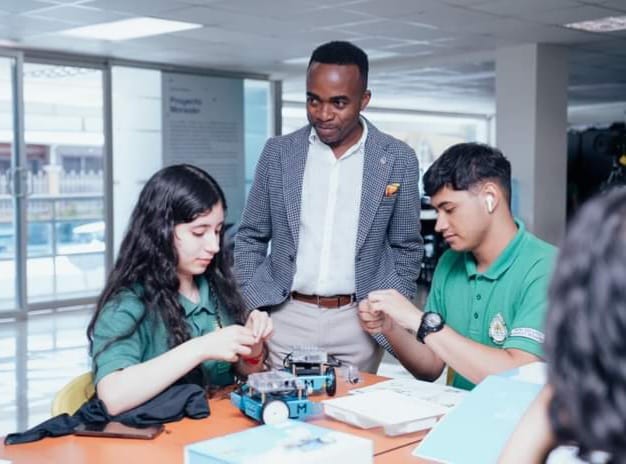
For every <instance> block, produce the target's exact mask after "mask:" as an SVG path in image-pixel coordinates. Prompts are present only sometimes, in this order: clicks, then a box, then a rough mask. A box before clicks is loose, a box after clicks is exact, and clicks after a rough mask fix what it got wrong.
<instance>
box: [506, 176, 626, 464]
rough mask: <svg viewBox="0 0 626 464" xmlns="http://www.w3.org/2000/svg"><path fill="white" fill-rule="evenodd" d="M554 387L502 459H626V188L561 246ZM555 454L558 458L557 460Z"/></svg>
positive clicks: (579, 222) (551, 364) (549, 356)
mask: <svg viewBox="0 0 626 464" xmlns="http://www.w3.org/2000/svg"><path fill="white" fill-rule="evenodd" d="M545 353H546V360H547V364H548V385H547V386H546V387H545V388H544V389H543V390H542V392H541V393H540V394H539V396H538V397H537V399H536V400H535V402H534V403H533V404H532V405H531V407H530V408H529V410H528V411H527V412H526V414H525V416H524V417H523V418H522V420H521V421H520V423H519V425H518V427H517V429H516V431H515V432H514V434H513V436H512V437H511V439H510V440H509V443H508V445H507V447H506V449H505V450H504V453H503V454H502V456H501V459H500V462H501V463H503V464H510V463H524V464H531V463H532V464H535V463H542V462H544V461H545V460H546V456H548V454H549V453H551V451H552V449H553V448H554V447H556V446H558V445H563V444H572V445H575V447H576V448H575V450H576V449H577V454H578V456H577V457H575V456H572V457H567V458H565V457H563V458H562V457H561V456H563V455H564V454H565V453H566V452H571V451H572V449H569V450H568V449H565V448H559V449H557V450H556V451H555V452H553V453H552V454H550V456H549V457H548V462H568V463H574V462H576V463H579V462H589V463H597V462H603V463H609V462H610V463H624V462H626V188H625V187H620V188H615V189H614V190H613V191H609V192H607V193H606V194H603V195H601V196H599V197H596V198H595V199H593V200H590V201H589V202H588V203H586V204H585V206H583V208H582V210H581V212H580V214H579V215H578V217H577V218H576V219H575V220H574V222H573V224H572V226H571V228H570V229H569V231H568V234H567V237H566V239H565V241H564V243H563V246H562V247H561V252H560V254H559V260H558V262H557V266H556V268H555V272H554V276H553V278H552V283H551V285H550V293H549V309H548V317H547V321H546V343H545ZM555 456H556V457H555Z"/></svg>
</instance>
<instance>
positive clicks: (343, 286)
mask: <svg viewBox="0 0 626 464" xmlns="http://www.w3.org/2000/svg"><path fill="white" fill-rule="evenodd" d="M367 73H368V60H367V55H366V54H365V53H364V52H363V50H361V49H360V48H358V47H356V46H354V45H352V44H351V43H348V42H329V43H326V44H324V45H321V46H320V47H318V48H317V49H316V50H315V51H314V52H313V54H312V56H311V59H310V62H309V66H308V69H307V80H306V87H307V100H306V108H307V118H308V120H309V125H307V126H305V127H303V128H301V129H299V130H297V131H295V132H293V133H291V134H288V135H285V136H281V137H274V138H272V139H270V140H269V141H268V142H267V143H266V145H265V148H264V149H263V153H262V154H261V158H260V160H259V163H258V165H257V169H256V174H255V178H254V183H253V185H252V188H251V190H250V194H249V196H248V202H247V204H246V208H245V210H244V213H243V217H242V221H241V225H240V227H239V232H238V234H237V238H236V241H235V271H236V275H237V278H238V280H239V283H240V285H241V290H242V293H243V297H244V300H245V301H246V304H247V305H248V308H249V309H252V308H259V307H264V308H268V309H269V310H270V314H271V317H272V321H273V323H274V327H275V330H274V335H273V337H272V338H271V340H270V341H269V342H268V343H269V350H270V356H269V360H270V363H271V364H272V366H274V367H280V366H282V363H283V358H284V357H285V355H287V354H288V353H289V352H291V351H292V350H293V348H295V347H298V346H317V347H319V348H321V349H324V350H326V351H327V352H328V353H329V354H331V355H334V356H335V357H337V358H338V359H340V360H342V361H345V362H349V363H351V364H354V365H356V366H358V367H359V369H361V370H364V371H368V372H376V370H377V369H378V365H379V363H380V360H381V357H382V351H383V350H382V348H381V347H380V346H379V344H378V343H377V342H376V340H374V339H373V338H372V337H371V336H370V335H369V334H368V333H367V332H365V331H363V330H362V328H361V326H360V322H359V317H358V311H357V302H358V301H359V300H361V299H362V298H365V297H366V296H367V294H368V293H369V292H371V291H373V290H376V289H380V288H394V289H396V290H397V291H398V292H399V293H401V294H403V295H406V296H407V297H412V296H413V295H414V293H415V292H416V289H417V286H416V281H417V277H418V274H419V269H420V262H421V258H422V253H423V249H422V239H421V236H420V233H419V205H420V203H419V201H420V200H419V191H418V187H419V186H418V182H419V180H418V165H417V158H416V156H415V152H414V151H413V150H412V149H411V148H409V147H408V146H407V145H406V144H404V143H402V142H400V141H398V140H396V139H394V138H392V137H390V136H389V135H386V134H383V133H382V132H380V131H378V129H376V128H375V127H374V126H373V125H371V124H370V123H369V122H368V121H366V120H365V119H364V118H363V117H361V116H360V112H361V111H362V110H364V109H365V107H366V106H367V104H368V103H369V101H370V96H371V93H370V91H369V90H368V89H367ZM270 242H271V247H270V252H269V254H268V245H269V244H270ZM377 337H378V339H379V342H380V343H382V344H384V343H385V340H384V338H382V337H381V336H380V335H378V336H377Z"/></svg>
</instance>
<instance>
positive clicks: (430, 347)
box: [360, 143, 556, 389]
mask: <svg viewBox="0 0 626 464" xmlns="http://www.w3.org/2000/svg"><path fill="white" fill-rule="evenodd" d="M424 191H425V193H426V194H427V195H429V196H430V197H431V203H432V205H433V206H434V207H435V208H436V209H437V212H438V216H437V224H436V225H435V230H436V231H437V232H440V233H441V234H442V235H443V238H444V240H446V242H447V243H448V245H449V246H450V250H448V251H446V252H445V253H444V254H443V255H442V257H441V259H440V260H439V263H437V268H436V269H435V275H434V277H433V282H432V287H431V289H430V293H429V295H428V300H427V302H426V311H425V312H422V311H421V310H420V309H418V308H416V307H415V306H413V304H411V302H410V301H408V300H407V299H406V298H404V297H403V296H402V295H400V294H399V293H398V292H396V291H395V290H394V289H390V290H380V291H374V292H372V293H370V294H369V298H368V299H367V300H364V301H363V302H362V303H361V306H360V316H361V319H362V321H363V327H364V328H365V329H366V330H368V331H370V332H371V333H382V334H383V335H384V336H385V337H386V338H387V340H388V341H389V342H390V343H391V345H392V347H393V349H394V351H395V353H396V355H397V357H398V359H399V360H400V362H402V364H403V365H404V366H405V367H406V368H407V369H408V370H409V371H411V372H412V373H413V374H414V375H415V376H416V377H418V378H423V379H430V380H434V379H436V378H437V377H438V376H439V375H440V374H441V371H442V370H443V367H444V365H445V364H447V365H448V366H449V367H451V368H452V369H453V370H454V372H455V375H454V380H453V385H454V386H456V387H460V388H465V389H471V388H472V387H473V386H474V384H476V383H479V382H481V381H482V380H483V379H484V378H485V377H486V376H487V375H489V374H494V373H497V372H500V371H504V370H507V369H512V368H514V367H518V366H521V365H523V364H527V363H530V362H533V361H538V360H539V359H540V358H541V357H542V353H543V351H542V344H543V339H544V334H543V321H544V317H545V309H546V300H547V287H548V281H549V279H550V273H551V270H552V265H553V262H554V259H555V257H556V249H555V248H554V247H553V246H552V245H550V244H548V243H546V242H543V241H542V240H539V239H538V238H537V237H535V236H534V235H532V234H531V233H530V232H528V231H527V230H526V229H525V227H524V224H523V223H522V222H521V221H519V220H516V219H514V218H513V216H512V214H511V209H510V204H511V165H510V163H509V161H508V160H507V159H506V158H505V157H504V156H503V155H502V153H501V152H500V151H499V150H497V149H495V148H491V147H489V146H487V145H481V144H476V143H462V144H458V145H454V146H452V147H450V148H448V149H447V150H446V151H445V152H444V153H443V154H442V155H441V157H440V158H439V159H438V160H437V161H435V163H434V164H433V165H432V166H431V167H430V168H429V169H428V171H427V172H426V174H425V175H424ZM407 329H408V330H407Z"/></svg>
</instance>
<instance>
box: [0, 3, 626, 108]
mask: <svg viewBox="0 0 626 464" xmlns="http://www.w3.org/2000/svg"><path fill="white" fill-rule="evenodd" d="M78 6H80V7H78ZM623 14H626V0H316V1H315V2H312V1H310V0H2V1H0V40H5V41H6V40H14V41H17V42H18V43H19V44H20V45H21V46H23V47H32V48H41V49H51V50H65V51H74V52H79V53H87V54H98V55H106V56H114V57H121V58H128V59H136V60H149V61H156V62H166V63H174V64H187V65H197V66H202V67H209V68H216V69H223V68H226V69H231V70H241V71H249V72H263V73H268V74H271V75H272V76H273V77H275V78H284V79H285V82H284V88H285V89H296V90H295V92H296V94H297V95H298V96H299V97H301V96H302V94H303V88H304V84H303V79H304V73H305V67H306V63H307V62H308V58H309V55H310V53H311V51H312V50H313V49H314V48H315V47H316V46H317V45H319V44H320V43H323V42H326V41H329V40H351V41H354V42H355V43H356V44H357V45H360V46H361V47H363V48H364V49H365V50H366V51H367V52H368V53H370V55H371V62H372V65H371V81H372V85H373V86H375V87H376V94H377V95H379V98H381V101H382V100H384V98H385V92H388V93H389V94H392V95H396V96H399V97H400V99H401V100H402V101H400V102H399V103H400V104H407V103H406V102H407V101H408V100H410V98H407V96H410V97H413V98H414V99H415V100H414V101H431V100H432V101H435V102H436V101H437V99H439V100H440V101H441V102H444V101H445V100H446V99H450V101H451V102H455V103H451V104H457V103H458V104H461V103H460V100H459V99H463V98H464V99H465V100H466V103H467V102H469V101H471V102H473V103H472V104H478V103H477V102H480V101H481V99H483V101H484V102H492V99H493V83H494V71H493V67H494V65H493V59H492V58H491V57H493V56H495V50H496V48H501V47H510V46H517V45H520V44H527V43H536V42H547V43H555V44H561V45H563V46H570V47H571V48H572V50H571V60H570V62H571V70H572V71H571V72H572V78H571V83H572V85H573V86H575V88H576V93H575V95H576V98H579V99H583V98H584V99H591V98H592V97H593V92H594V88H596V87H597V92H598V98H601V99H608V98H609V95H611V92H613V94H612V98H613V99H614V100H618V99H621V100H624V99H626V96H625V95H626V93H625V92H624V87H623V81H624V78H625V77H624V76H626V32H616V33H611V34H597V33H587V32H581V31H574V30H570V29H566V28H563V27H561V26H562V25H563V24H565V23H569V22H574V21H581V20H589V19H594V18H599V17H605V16H610V15H623ZM131 15H133V16H134V15H142V16H156V17H159V18H165V19H172V20H182V21H190V22H196V23H200V24H203V25H204V26H205V27H204V28H201V29H196V30H191V31H184V32H178V33H172V34H167V35H161V36H156V37H152V38H143V39H135V40H128V41H123V42H115V43H113V42H107V41H101V40H75V39H71V38H67V37H64V36H62V35H60V34H58V32H59V31H61V30H63V29H66V28H68V27H75V26H76V25H87V24H94V23H99V22H102V21H110V20H114V19H119V18H124V17H128V16H131ZM486 59H487V62H488V64H485V60H486ZM582 86H584V88H583V87H582ZM617 92H621V93H617ZM396 100H398V98H396ZM442 104H443V103H442ZM489 104H491V103H489ZM479 106H480V105H479Z"/></svg>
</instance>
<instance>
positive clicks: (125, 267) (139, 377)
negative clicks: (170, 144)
mask: <svg viewBox="0 0 626 464" xmlns="http://www.w3.org/2000/svg"><path fill="white" fill-rule="evenodd" d="M225 212H226V200H225V198H224V194H223V192H222V190H221V188H220V187H219V185H218V184H217V182H215V180H214V179H213V178H212V177H211V176H209V175H208V174H207V173H206V172H204V171H202V170H201V169H199V168H197V167H194V166H191V165H175V166H169V167H166V168H163V169H161V170H160V171H159V172H157V173H156V174H154V175H153V176H152V177H151V178H150V180H148V182H147V183H146V185H145V186H144V188H143V190H142V191H141V193H140V195H139V200H138V202H137V204H136V206H135V209H134V210H133V212H132V215H131V218H130V222H129V226H128V230H127V232H126V235H125V237H124V239H123V241H122V244H121V247H120V250H119V255H118V257H117V260H116V262H115V266H114V268H113V270H112V271H111V273H110V275H109V277H108V280H107V283H106V286H105V288H104V290H103V292H102V294H101V295H100V298H99V300H98V304H97V308H96V312H95V314H94V316H93V318H92V320H91V322H90V323H89V326H88V328H87V336H88V338H89V343H90V352H91V356H92V359H93V372H94V383H95V384H96V389H97V393H98V397H99V398H100V399H101V400H102V401H103V402H104V404H105V405H106V407H107V410H108V412H109V413H110V414H111V415H115V414H119V413H121V412H124V411H127V410H129V409H132V408H134V407H136V406H138V405H140V404H142V403H144V402H145V401H147V400H149V399H151V398H153V397H154V396H156V395H157V394H159V393H160V392H161V391H163V390H164V389H166V388H167V387H169V386H170V385H171V384H173V383H175V382H176V381H179V380H182V381H186V382H196V383H202V384H203V385H205V386H210V385H213V386H220V385H226V384H229V383H232V382H233V380H234V374H235V373H238V374H242V375H247V374H249V373H250V372H254V371H258V370H261V369H262V368H263V358H264V342H265V340H266V339H267V338H269V337H270V336H271V334H272V323H271V320H270V318H269V317H268V316H267V314H266V313H264V312H260V311H257V310H254V311H252V312H250V313H249V314H248V313H246V312H245V311H244V305H243V302H242V300H241V297H240V296H239V293H238V291H237V288H236V284H235V281H234V279H233V277H232V275H231V271H230V268H229V260H228V257H227V256H226V252H225V250H224V249H222V248H220V243H221V241H222V239H223V236H224V215H225Z"/></svg>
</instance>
